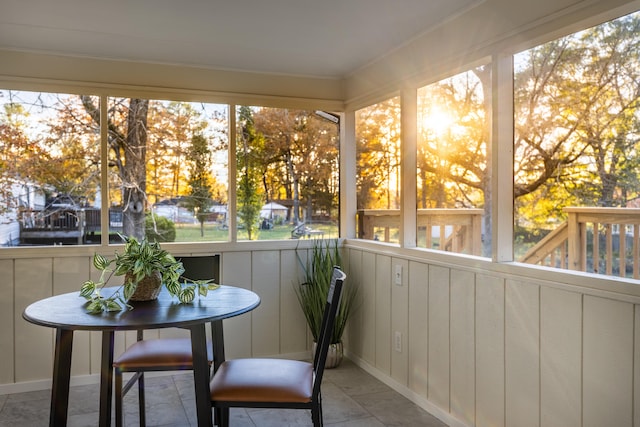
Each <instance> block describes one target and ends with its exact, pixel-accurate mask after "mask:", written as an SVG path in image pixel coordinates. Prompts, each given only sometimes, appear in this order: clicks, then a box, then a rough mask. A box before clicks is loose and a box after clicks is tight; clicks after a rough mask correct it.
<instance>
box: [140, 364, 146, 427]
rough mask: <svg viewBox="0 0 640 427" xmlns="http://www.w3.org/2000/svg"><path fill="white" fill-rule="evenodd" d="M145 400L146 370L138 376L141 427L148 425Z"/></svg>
mask: <svg viewBox="0 0 640 427" xmlns="http://www.w3.org/2000/svg"><path fill="white" fill-rule="evenodd" d="M144 408H145V402H144V372H140V376H139V377H138V410H139V411H140V427H144V426H146V425H147V420H146V414H145V410H144Z"/></svg>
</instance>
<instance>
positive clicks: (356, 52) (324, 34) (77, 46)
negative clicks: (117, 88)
mask: <svg viewBox="0 0 640 427" xmlns="http://www.w3.org/2000/svg"><path fill="white" fill-rule="evenodd" d="M481 1H482V0H324V1H322V2H319V1H310V0H100V1H98V0H56V1H51V0H2V4H1V5H0V49H10V50H19V51H29V52H47V53H53V54H62V55H72V56H82V57H94V58H107V59H116V60H125V61H129V60H130V61H143V62H152V63H163V64H176V65H187V66H196V67H206V68H215V69H225V70H237V71H251V72H260V73H276V74H287V75H298V76H313V77H325V78H342V77H345V76H347V75H349V74H350V73H353V72H354V71H356V70H358V69H359V68H361V67H363V66H365V65H367V64H369V63H371V62H374V61H375V60H377V59H379V58H381V57H383V56H384V55H385V54H387V53H389V52H391V51H393V50H394V49H396V48H398V47H400V46H402V45H403V44H405V43H406V42H408V41H410V40H412V39H413V38H415V37H417V36H419V35H421V34H423V33H425V32H427V31H429V30H430V29H432V28H433V27H435V26H437V25H438V24H439V23H441V22H442V21H444V20H446V19H448V18H450V17H452V16H455V15H457V14H459V13H461V12H462V11H465V10H467V9H468V8H470V7H472V6H473V5H476V4H478V3H480V2H481Z"/></svg>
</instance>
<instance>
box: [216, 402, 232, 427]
mask: <svg viewBox="0 0 640 427" xmlns="http://www.w3.org/2000/svg"><path fill="white" fill-rule="evenodd" d="M213 424H214V425H215V426H217V427H229V408H225V407H219V406H216V407H215V408H214V411H213Z"/></svg>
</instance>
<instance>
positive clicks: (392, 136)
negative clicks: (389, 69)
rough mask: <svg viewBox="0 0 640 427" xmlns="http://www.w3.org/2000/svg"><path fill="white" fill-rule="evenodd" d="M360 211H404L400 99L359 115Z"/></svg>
mask: <svg viewBox="0 0 640 427" xmlns="http://www.w3.org/2000/svg"><path fill="white" fill-rule="evenodd" d="M356 123H357V125H356V156H357V160H356V161H357V166H356V167H357V175H356V185H357V193H358V195H357V206H358V209H399V208H400V99H399V98H392V99H389V100H387V101H384V102H381V103H378V104H375V105H373V106H371V107H369V108H363V109H361V110H358V111H357V112H356Z"/></svg>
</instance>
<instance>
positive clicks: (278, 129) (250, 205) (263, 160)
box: [236, 106, 339, 240]
mask: <svg viewBox="0 0 640 427" xmlns="http://www.w3.org/2000/svg"><path fill="white" fill-rule="evenodd" d="M237 124H238V129H237V132H236V134H237V142H236V162H237V168H236V169H237V186H236V188H237V197H236V200H237V204H236V206H237V226H238V239H239V240H245V239H248V240H256V239H259V240H282V239H292V238H293V239H300V238H318V237H324V238H333V237H338V199H339V191H338V190H339V164H338V158H339V156H338V155H339V140H338V135H339V132H338V130H339V127H338V118H337V116H335V115H332V114H331V113H327V112H321V111H308V110H291V109H283V108H266V107H250V106H241V107H238V110H237Z"/></svg>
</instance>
